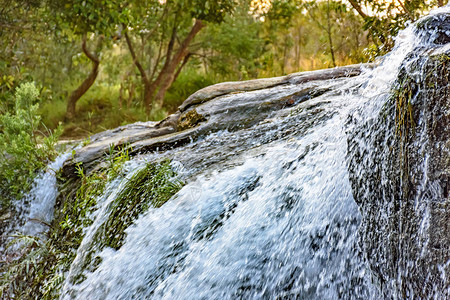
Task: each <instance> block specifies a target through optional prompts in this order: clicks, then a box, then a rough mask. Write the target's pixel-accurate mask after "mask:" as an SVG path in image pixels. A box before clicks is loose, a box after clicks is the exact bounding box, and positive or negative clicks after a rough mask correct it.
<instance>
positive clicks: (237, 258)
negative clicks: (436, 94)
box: [62, 29, 414, 299]
mask: <svg viewBox="0 0 450 300" xmlns="http://www.w3.org/2000/svg"><path fill="white" fill-rule="evenodd" d="M413 38H414V37H413V36H412V29H409V30H407V31H405V32H403V34H402V36H401V42H400V43H399V45H398V46H397V48H396V49H395V50H394V51H393V52H392V53H391V54H390V55H389V56H388V57H387V58H385V62H384V63H383V64H382V65H381V66H380V67H378V68H377V69H375V70H373V71H367V72H366V73H365V74H364V75H361V76H359V77H358V78H352V79H348V80H347V79H346V80H343V81H342V82H340V83H338V84H340V85H342V86H343V87H342V88H341V89H340V91H339V92H336V91H335V92H333V93H326V94H324V95H322V96H320V97H318V98H315V99H313V100H310V101H308V102H306V103H303V104H300V105H299V106H298V107H297V108H295V109H294V110H284V111H281V112H279V113H278V114H275V115H274V116H273V118H272V119H271V120H270V122H263V123H261V124H259V125H257V126H255V127H254V128H251V129H250V130H241V131H238V132H226V131H225V132H218V133H214V134H211V135H209V136H206V137H204V138H202V139H201V140H199V141H196V142H193V143H192V144H190V145H187V146H185V147H184V148H185V149H191V150H194V149H197V150H198V149H206V148H208V150H207V151H209V152H213V153H214V152H217V153H220V146H217V145H222V144H226V143H227V142H230V141H231V140H233V139H234V140H239V139H241V140H248V139H251V138H253V140H252V145H253V146H252V147H250V149H248V150H247V151H238V150H242V149H238V150H236V149H235V150H236V151H235V155H232V156H231V157H229V158H227V162H226V164H225V165H226V166H227V167H225V168H223V164H222V165H221V164H219V166H216V167H214V165H213V167H211V168H210V169H209V170H208V171H207V172H203V173H204V175H202V172H200V174H198V175H197V176H196V179H195V180H194V181H192V182H190V183H188V184H187V185H186V186H185V187H184V188H183V189H182V190H181V191H180V192H178V193H177V194H176V195H175V196H174V197H173V199H171V200H170V201H169V202H168V203H166V204H165V205H164V206H162V207H161V208H157V209H150V210H149V211H147V212H146V213H144V214H143V215H142V216H141V217H140V218H139V219H138V220H137V221H136V223H135V225H134V226H132V227H130V228H129V229H128V230H127V238H126V240H125V243H124V245H123V246H122V247H121V248H120V249H119V250H112V249H110V248H106V249H104V250H103V251H102V252H101V253H99V256H100V257H101V258H102V262H101V263H100V265H99V266H98V268H97V269H96V270H95V271H93V272H89V271H86V272H85V274H84V275H85V276H86V279H85V280H84V281H83V282H81V283H80V284H78V285H74V284H72V283H71V282H70V280H66V284H65V287H64V291H63V294H62V298H63V299H70V298H77V299H88V298H92V299H144V298H149V297H151V298H152V299H237V298H238V299H275V298H276V299H294V298H295V299H312V298H315V299H376V298H377V297H379V296H378V294H377V290H376V289H375V288H374V287H372V285H371V282H370V275H369V271H368V269H367V266H366V265H365V261H364V258H363V255H362V253H361V252H360V250H358V249H359V247H358V245H357V244H358V226H359V223H360V214H359V211H358V207H357V206H356V203H355V202H354V200H353V197H352V192H351V188H350V185H349V179H348V175H347V167H346V155H347V153H346V151H347V140H346V139H347V138H346V130H348V126H350V125H349V124H348V116H349V115H351V114H355V113H357V112H359V114H361V115H362V114H363V115H364V118H367V117H371V116H375V115H377V114H378V111H379V109H380V107H381V104H382V102H383V99H384V98H385V97H386V95H387V94H388V92H389V89H390V86H391V84H392V82H393V80H394V79H395V78H396V75H397V72H398V68H399V65H400V63H401V62H402V61H403V59H404V57H405V56H406V54H407V53H408V52H409V51H411V49H412V48H413ZM274 89H277V88H274ZM251 93H254V94H256V95H257V94H258V93H262V92H258V91H256V92H251ZM225 97H230V101H231V98H233V97H235V98H236V99H239V97H242V94H238V95H230V96H225ZM305 119H309V120H316V121H314V122H309V123H308V124H307V125H304V126H301V125H299V124H301V122H303V123H306V122H304V120H305ZM292 127H294V128H295V130H291V129H292ZM283 132H287V133H286V134H283ZM277 137H278V138H277ZM205 145H206V146H205ZM194 151H195V150H194ZM199 151H200V155H201V153H202V150H199ZM169 152H171V151H169ZM171 155H172V157H174V158H175V159H177V155H178V158H182V157H181V155H187V154H186V151H182V150H179V149H178V150H173V151H172V153H171ZM180 160H182V159H180ZM186 160H188V159H186ZM78 255H81V256H83V253H82V252H80V251H79V253H78ZM75 265H76V264H75ZM75 265H74V266H73V267H74V268H75ZM78 271H79V270H78ZM71 272H72V270H71Z"/></svg>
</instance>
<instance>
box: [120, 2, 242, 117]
mask: <svg viewBox="0 0 450 300" xmlns="http://www.w3.org/2000/svg"><path fill="white" fill-rule="evenodd" d="M234 5H235V3H234V1H233V0H219V1H213V0H206V1H204V0H194V1H187V0H167V1H155V0H153V1H152V0H148V1H135V2H132V3H130V5H129V8H130V9H131V11H132V15H133V19H132V20H130V22H128V23H123V26H124V36H125V40H126V43H127V47H128V49H129V52H130V55H131V56H132V58H133V63H134V64H135V66H136V68H137V69H138V71H139V74H140V77H141V79H142V85H143V98H144V99H143V103H144V106H145V109H146V112H147V114H148V115H149V114H150V112H151V110H152V107H153V103H154V102H155V103H156V105H157V106H158V107H161V106H162V104H163V100H164V96H165V94H166V92H167V90H168V89H169V88H170V86H171V85H172V83H173V82H174V81H175V79H176V78H177V76H178V75H179V74H180V72H181V69H182V68H183V67H184V66H185V65H186V63H187V61H188V60H189V58H190V57H191V54H192V53H191V51H190V46H191V44H192V41H193V40H194V38H195V37H196V36H197V34H198V33H199V32H200V31H201V30H202V29H203V28H204V27H205V26H206V25H207V24H208V23H221V22H222V21H223V20H224V18H225V16H226V15H227V14H229V13H231V12H232V11H233V9H234ZM137 41H140V46H141V47H140V48H141V49H142V51H141V53H140V55H138V53H137V51H136V47H135V44H136V43H137ZM145 58H146V59H145ZM143 61H146V62H148V63H147V64H144V63H143Z"/></svg>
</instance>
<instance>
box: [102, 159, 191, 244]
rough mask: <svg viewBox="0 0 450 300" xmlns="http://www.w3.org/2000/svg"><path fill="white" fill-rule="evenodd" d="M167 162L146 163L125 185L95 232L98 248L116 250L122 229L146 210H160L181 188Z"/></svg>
mask: <svg viewBox="0 0 450 300" xmlns="http://www.w3.org/2000/svg"><path fill="white" fill-rule="evenodd" d="M176 176H177V174H176V172H175V171H174V170H173V169H172V167H171V166H170V161H169V160H165V161H162V162H161V163H158V164H155V163H152V162H150V163H147V164H146V165H145V166H144V168H142V169H140V170H139V171H137V172H136V173H135V174H134V175H133V176H132V177H131V178H130V180H128V181H127V182H126V183H125V186H124V188H123V189H122V190H121V191H120V193H119V194H118V195H117V197H116V198H115V200H114V202H113V204H112V209H111V213H110V215H109V218H108V220H107V221H106V222H105V223H104V224H103V225H102V226H101V228H100V230H99V231H98V232H97V236H98V238H100V239H101V242H100V243H101V244H102V246H103V247H104V246H107V247H112V248H114V249H119V248H120V247H121V246H122V244H123V240H124V238H125V229H126V228H128V227H129V226H130V225H131V224H132V223H133V221H134V220H135V219H136V218H137V217H138V215H139V214H140V213H142V212H145V211H147V210H148V208H149V207H156V208H158V207H160V206H161V205H163V204H164V203H166V201H167V200H169V199H170V198H171V197H172V196H173V195H174V194H175V193H177V192H178V191H179V190H180V189H181V187H182V186H183V182H182V181H181V180H179V179H178V178H177V177H176Z"/></svg>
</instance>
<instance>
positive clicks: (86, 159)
mask: <svg viewBox="0 0 450 300" xmlns="http://www.w3.org/2000/svg"><path fill="white" fill-rule="evenodd" d="M373 66H374V65H373V64H360V65H351V66H345V67H339V68H334V69H325V70H318V71H311V72H301V73H294V74H291V75H287V76H283V77H276V78H266V79H256V80H248V81H242V82H225V83H219V84H216V85H212V86H209V87H206V88H204V89H201V90H199V91H197V92H196V93H194V94H193V95H191V96H190V97H189V98H188V99H186V101H185V102H184V103H183V104H182V105H181V106H180V111H179V112H177V113H175V114H173V115H170V116H169V117H167V118H166V119H164V120H162V121H161V122H138V123H135V124H130V125H126V126H121V127H118V128H116V129H113V130H107V131H105V132H102V133H99V134H96V135H94V136H92V137H91V139H90V142H89V143H88V144H87V145H86V146H84V147H82V148H81V149H79V150H76V152H75V155H74V156H73V158H72V159H70V160H68V161H67V162H66V163H65V164H64V167H63V172H62V173H63V177H65V178H70V177H74V176H75V174H76V173H75V169H76V166H77V164H79V165H81V166H82V167H83V168H84V169H85V172H86V173H87V174H88V173H89V172H90V171H92V170H95V169H96V168H97V167H98V166H99V165H100V163H101V162H102V161H103V159H104V157H105V155H107V154H108V153H109V152H110V150H111V149H117V148H122V147H130V154H131V155H135V154H138V153H142V152H148V151H158V150H159V151H160V150H165V149H168V148H173V147H178V146H181V145H184V144H186V143H188V142H190V141H192V140H194V139H196V138H198V137H199V136H202V135H205V134H207V133H211V132H216V131H219V130H231V131H233V130H238V129H243V128H248V127H251V126H253V125H254V124H257V123H258V122H260V121H262V120H264V119H265V118H267V117H268V116H269V115H270V113H272V112H273V111H277V110H280V109H282V108H284V107H287V106H293V105H297V104H298V103H300V102H302V101H305V100H308V99H311V98H313V97H317V96H319V95H321V94H322V93H324V92H325V91H328V89H323V88H321V85H322V84H323V83H324V82H327V81H331V80H334V79H337V78H343V77H351V76H356V75H359V74H360V73H361V71H362V70H363V69H364V68H371V67H373ZM280 86H283V87H286V89H285V92H283V93H282V94H280V93H279V92H278V90H277V89H275V88H274V87H280ZM249 91H255V93H253V94H252V93H245V94H244V93H243V94H242V97H235V95H236V93H241V92H249Z"/></svg>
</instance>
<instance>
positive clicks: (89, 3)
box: [49, 0, 129, 35]
mask: <svg viewBox="0 0 450 300" xmlns="http://www.w3.org/2000/svg"><path fill="white" fill-rule="evenodd" d="M49 4H50V6H49V7H50V8H51V9H52V10H53V12H56V14H55V16H57V19H59V23H60V26H65V24H67V26H68V27H70V29H71V30H73V32H74V33H75V34H85V33H89V32H92V33H99V34H106V35H111V34H113V33H114V32H115V31H116V29H117V26H118V25H119V24H121V23H126V22H127V20H128V18H129V16H128V14H129V11H128V9H127V8H126V3H124V2H123V1H115V0H107V1H97V0H70V1H60V0H50V1H49ZM64 23H65V24H64Z"/></svg>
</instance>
